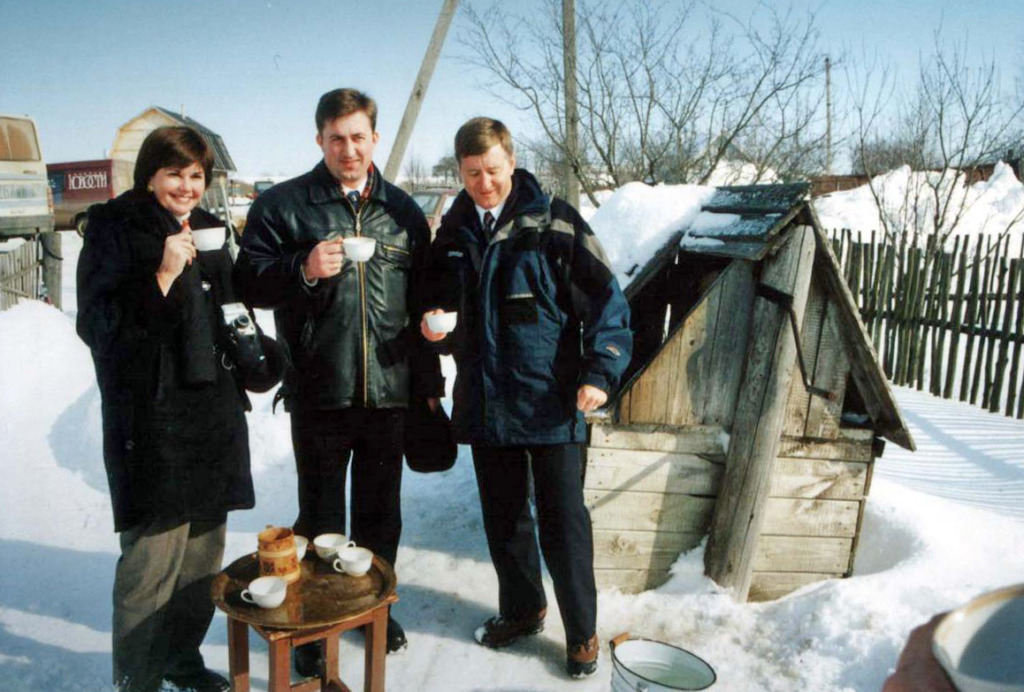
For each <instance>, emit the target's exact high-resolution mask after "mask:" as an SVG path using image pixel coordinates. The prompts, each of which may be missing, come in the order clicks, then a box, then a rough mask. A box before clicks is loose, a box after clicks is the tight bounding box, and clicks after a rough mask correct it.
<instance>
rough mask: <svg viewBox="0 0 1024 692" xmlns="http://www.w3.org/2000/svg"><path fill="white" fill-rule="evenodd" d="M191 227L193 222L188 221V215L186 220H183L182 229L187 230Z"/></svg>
mask: <svg viewBox="0 0 1024 692" xmlns="http://www.w3.org/2000/svg"><path fill="white" fill-rule="evenodd" d="M190 228H192V224H190V223H189V222H188V217H185V220H184V221H182V222H181V230H183V231H187V230H189V229H190Z"/></svg>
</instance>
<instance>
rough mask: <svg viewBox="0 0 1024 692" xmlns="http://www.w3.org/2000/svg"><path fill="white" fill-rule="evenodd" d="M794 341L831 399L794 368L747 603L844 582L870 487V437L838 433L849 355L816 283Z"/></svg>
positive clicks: (870, 433) (845, 431)
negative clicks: (824, 583) (812, 392)
mask: <svg viewBox="0 0 1024 692" xmlns="http://www.w3.org/2000/svg"><path fill="white" fill-rule="evenodd" d="M817 278H818V277H815V279H817ZM800 337H801V347H802V349H803V353H804V358H805V359H806V361H805V363H806V366H807V370H808V372H809V373H812V381H813V382H814V384H815V386H818V387H821V388H823V389H827V390H829V391H831V392H833V393H834V394H835V398H833V399H827V398H824V397H820V396H811V395H809V394H808V392H807V389H806V387H805V386H804V384H803V382H802V380H801V375H800V371H799V365H794V371H793V379H792V382H791V385H790V394H789V400H788V402H787V407H786V421H785V424H784V428H783V437H782V440H781V442H780V445H779V451H778V455H777V457H776V462H775V473H774V475H773V477H772V485H771V491H770V493H769V500H768V506H767V510H766V517H765V523H764V526H763V528H762V530H761V533H760V535H759V537H758V545H757V553H756V556H755V559H754V574H753V577H752V579H751V587H750V594H749V599H750V600H752V601H763V600H770V599H774V598H778V597H780V596H783V595H785V594H787V593H789V592H791V591H793V590H795V589H798V588H800V587H801V586H804V585H806V584H811V583H814V582H816V581H820V580H822V579H829V578H836V577H843V576H847V575H849V574H850V572H851V570H852V568H853V559H854V556H855V553H856V545H857V537H858V535H859V533H860V526H861V522H862V520H863V515H864V503H865V499H866V497H867V494H868V490H869V488H870V481H871V469H872V464H873V461H874V456H873V440H874V431H873V430H870V429H857V428H844V427H842V419H841V416H842V409H843V399H844V397H845V394H846V386H847V382H848V381H849V380H850V378H849V374H850V362H849V351H848V349H847V347H846V346H845V344H844V343H843V340H842V332H841V326H840V322H839V319H838V316H837V310H836V306H835V305H833V304H831V303H830V301H829V300H828V298H827V296H826V294H825V291H824V290H823V288H822V285H821V283H820V282H819V281H813V283H812V286H811V293H810V296H809V298H808V307H807V313H806V316H805V319H804V323H803V325H802V328H801V334H800Z"/></svg>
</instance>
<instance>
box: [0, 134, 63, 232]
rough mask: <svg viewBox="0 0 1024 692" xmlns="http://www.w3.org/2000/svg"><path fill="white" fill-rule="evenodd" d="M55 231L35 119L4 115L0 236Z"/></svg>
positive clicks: (0, 142) (0, 144)
mask: <svg viewBox="0 0 1024 692" xmlns="http://www.w3.org/2000/svg"><path fill="white" fill-rule="evenodd" d="M52 230H53V195H52V194H51V192H50V187H49V186H48V185H47V184H46V164H45V163H44V162H43V155H42V153H41V150H40V147H39V136H38V135H37V133H36V124H35V122H33V121H32V118H28V117H24V116H18V115H3V114H0V237H4V236H11V237H13V236H33V235H37V234H40V233H48V232H50V231H52Z"/></svg>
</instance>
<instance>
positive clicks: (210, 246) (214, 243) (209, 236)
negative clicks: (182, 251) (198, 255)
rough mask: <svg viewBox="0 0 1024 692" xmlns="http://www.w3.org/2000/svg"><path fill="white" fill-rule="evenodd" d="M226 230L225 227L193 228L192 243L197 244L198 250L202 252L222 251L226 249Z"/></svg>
mask: <svg viewBox="0 0 1024 692" xmlns="http://www.w3.org/2000/svg"><path fill="white" fill-rule="evenodd" d="M226 230H227V229H225V228H224V226H216V227H214V228H193V229H192V242H193V243H194V244H195V246H196V250H199V251H200V252H209V251H211V250H220V249H221V248H222V247H224V239H225V237H226V236H225V231H226Z"/></svg>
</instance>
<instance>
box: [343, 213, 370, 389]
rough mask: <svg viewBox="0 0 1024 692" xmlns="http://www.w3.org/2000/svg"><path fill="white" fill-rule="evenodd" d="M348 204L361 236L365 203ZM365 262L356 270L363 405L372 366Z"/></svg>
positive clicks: (358, 234) (357, 235) (368, 387)
mask: <svg viewBox="0 0 1024 692" xmlns="http://www.w3.org/2000/svg"><path fill="white" fill-rule="evenodd" d="M345 203H346V204H348V206H349V209H352V215H353V216H355V219H356V237H357V238H358V237H360V236H362V234H363V226H362V215H363V205H362V204H360V205H359V211H356V210H355V208H354V207H353V206H352V203H351V202H349V201H348V199H346V200H345ZM364 264H365V262H356V271H357V272H358V273H359V303H360V306H361V308H362V310H361V317H362V326H363V406H364V407H365V406H369V405H370V366H369V359H368V357H367V352H368V351H369V350H370V344H369V339H368V337H367V333H368V332H369V326H368V324H367V320H366V269H365V268H364V266H363V265H364Z"/></svg>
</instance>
